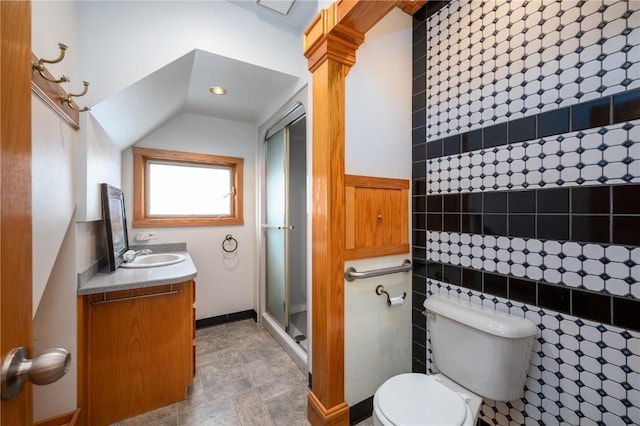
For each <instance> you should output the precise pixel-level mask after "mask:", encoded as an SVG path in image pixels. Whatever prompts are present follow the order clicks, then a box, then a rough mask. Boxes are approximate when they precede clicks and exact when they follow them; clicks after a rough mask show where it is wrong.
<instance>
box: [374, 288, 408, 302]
mask: <svg viewBox="0 0 640 426" xmlns="http://www.w3.org/2000/svg"><path fill="white" fill-rule="evenodd" d="M376 294H377V295H378V296H381V295H382V294H385V295H386V296H387V306H392V305H393V306H395V305H402V304H403V303H404V299H405V298H406V297H407V292H406V291H405V292H404V293H402V296H398V297H393V298H392V297H390V296H389V293H388V292H387V291H386V290H385V289H384V286H382V285H379V286H377V287H376Z"/></svg>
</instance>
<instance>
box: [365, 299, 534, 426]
mask: <svg viewBox="0 0 640 426" xmlns="http://www.w3.org/2000/svg"><path fill="white" fill-rule="evenodd" d="M424 307H425V308H426V311H427V323H428V326H427V329H428V333H429V338H430V339H431V349H432V354H433V362H434V363H435V365H436V367H437V369H438V370H439V371H440V373H438V374H432V375H426V374H419V373H408V374H400V375H398V376H395V377H392V378H390V379H389V380H387V381H386V382H384V383H383V384H382V385H381V386H380V387H379V388H378V390H377V391H376V393H375V395H374V397H373V424H374V425H376V426H428V425H432V426H462V425H464V426H467V425H468V426H474V425H475V424H476V420H477V417H478V412H479V411H480V406H481V405H482V399H483V398H488V399H493V400H497V401H511V400H514V399H518V398H521V397H522V396H523V394H524V384H525V381H526V379H527V370H528V369H529V360H530V358H531V354H532V348H533V342H534V338H535V336H536V335H537V334H538V329H537V327H536V326H535V324H533V323H532V322H531V321H528V320H526V319H524V318H518V317H514V316H510V315H507V314H504V313H502V312H498V311H495V310H493V309H488V308H483V307H482V306H479V305H475V304H472V303H469V302H464V301H461V300H459V299H458V298H455V297H450V296H446V295H440V294H433V295H431V296H429V297H428V298H427V300H426V301H425V302H424Z"/></svg>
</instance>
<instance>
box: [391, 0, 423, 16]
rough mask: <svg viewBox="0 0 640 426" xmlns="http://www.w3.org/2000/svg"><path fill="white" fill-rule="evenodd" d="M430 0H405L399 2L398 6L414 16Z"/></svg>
mask: <svg viewBox="0 0 640 426" xmlns="http://www.w3.org/2000/svg"><path fill="white" fill-rule="evenodd" d="M428 1H429V0H404V1H400V2H398V7H399V8H400V9H402V11H403V12H405V13H406V14H408V15H411V16H413V15H415V13H416V12H417V11H419V10H420V9H421V8H422V6H424V5H425V4H427V2H428Z"/></svg>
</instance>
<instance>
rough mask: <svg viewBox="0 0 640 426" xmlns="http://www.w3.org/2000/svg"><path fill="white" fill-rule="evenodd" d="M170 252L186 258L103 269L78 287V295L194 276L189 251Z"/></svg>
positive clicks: (187, 279) (148, 285) (188, 278)
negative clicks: (161, 262) (155, 265)
mask: <svg viewBox="0 0 640 426" xmlns="http://www.w3.org/2000/svg"><path fill="white" fill-rule="evenodd" d="M172 253H179V254H182V255H185V256H186V259H185V260H184V261H183V262H180V263H174V264H173V265H167V266H158V267H155V268H118V269H116V270H115V271H113V272H111V271H108V270H107V269H103V270H101V271H100V272H98V273H97V274H96V275H95V276H93V278H91V279H90V280H89V281H87V282H86V283H85V284H83V285H82V286H80V287H79V288H78V296H84V295H87V294H96V293H106V292H109V291H118V290H130V289H134V288H144V287H153V286H157V285H164V284H176V283H181V282H184V281H189V280H191V279H193V278H195V277H196V275H197V274H198V271H197V270H196V267H195V265H194V264H193V261H192V260H191V256H189V252H186V251H174V252H172Z"/></svg>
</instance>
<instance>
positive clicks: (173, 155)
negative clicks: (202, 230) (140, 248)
mask: <svg viewBox="0 0 640 426" xmlns="http://www.w3.org/2000/svg"><path fill="white" fill-rule="evenodd" d="M242 166H243V159H242V158H237V157H222V156H219V155H208V154H194V153H188V152H178V151H164V150H159V149H148V148H133V185H134V191H133V192H134V194H133V196H134V199H133V226H135V227H140V226H203V225H241V224H242V223H243V219H242Z"/></svg>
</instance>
